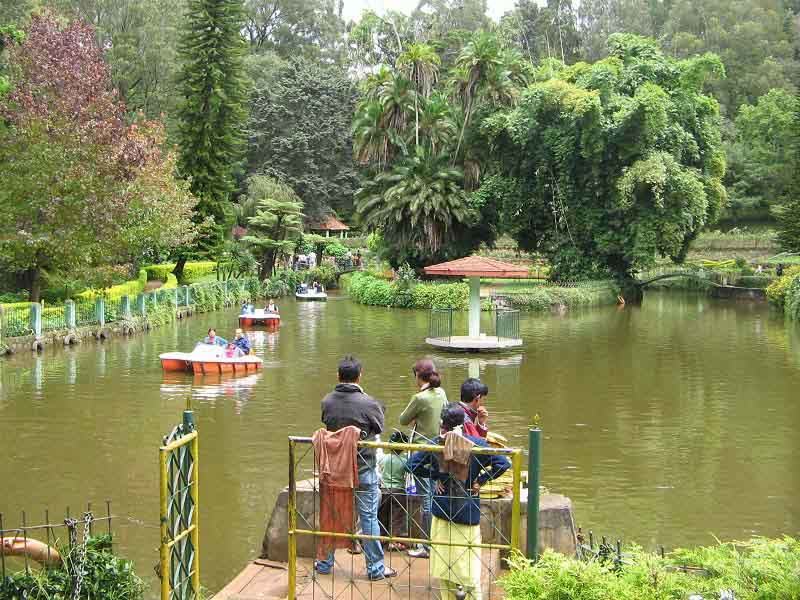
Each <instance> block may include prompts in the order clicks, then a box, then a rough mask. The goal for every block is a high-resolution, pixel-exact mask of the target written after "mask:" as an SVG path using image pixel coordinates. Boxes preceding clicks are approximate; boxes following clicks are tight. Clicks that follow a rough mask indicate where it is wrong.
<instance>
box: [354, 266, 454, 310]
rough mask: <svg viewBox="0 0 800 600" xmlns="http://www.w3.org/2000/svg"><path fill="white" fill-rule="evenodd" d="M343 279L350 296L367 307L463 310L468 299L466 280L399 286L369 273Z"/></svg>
mask: <svg viewBox="0 0 800 600" xmlns="http://www.w3.org/2000/svg"><path fill="white" fill-rule="evenodd" d="M343 279H344V285H345V286H346V289H347V291H348V293H349V294H350V297H351V298H352V299H353V300H354V301H355V302H358V303H359V304H367V305H370V306H395V307H413V308H454V309H457V310H463V309H465V308H466V307H467V303H468V301H469V286H468V285H467V284H466V283H443V284H437V283H417V284H415V285H413V286H411V287H408V286H399V285H398V284H397V282H390V281H386V280H385V279H382V278H379V277H376V276H375V275H373V274H372V273H368V272H359V273H353V274H352V275H350V276H348V277H343ZM409 292H410V294H409Z"/></svg>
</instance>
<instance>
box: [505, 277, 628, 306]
mask: <svg viewBox="0 0 800 600" xmlns="http://www.w3.org/2000/svg"><path fill="white" fill-rule="evenodd" d="M619 292H620V291H619V287H618V286H617V285H616V284H614V283H613V282H586V283H585V284H581V285H580V286H576V287H563V286H557V285H552V284H548V283H543V284H541V285H536V284H533V285H529V286H528V287H527V288H524V287H517V288H516V289H511V290H509V291H508V292H505V291H502V288H500V289H499V290H498V291H497V293H499V294H502V295H505V296H507V297H508V298H509V300H510V301H511V306H513V307H514V308H517V309H519V310H525V311H546V310H553V309H565V308H566V309H573V308H588V307H591V306H610V305H613V304H616V303H617V296H618V295H619Z"/></svg>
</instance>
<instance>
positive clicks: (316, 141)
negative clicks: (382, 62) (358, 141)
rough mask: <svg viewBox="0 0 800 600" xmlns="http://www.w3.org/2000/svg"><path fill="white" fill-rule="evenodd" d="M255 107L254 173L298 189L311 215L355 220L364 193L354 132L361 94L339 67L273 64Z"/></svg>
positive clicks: (251, 153) (261, 83)
mask: <svg viewBox="0 0 800 600" xmlns="http://www.w3.org/2000/svg"><path fill="white" fill-rule="evenodd" d="M271 66H272V69H271V70H270V72H269V73H266V74H263V73H259V76H258V79H257V80H256V89H255V91H254V93H253V98H252V101H251V111H250V121H249V136H250V143H249V145H248V171H249V172H250V173H258V174H263V175H269V176H270V177H274V178H276V179H279V180H281V181H283V182H285V183H287V184H288V185H290V186H291V187H292V189H293V190H295V192H296V193H297V195H298V196H299V197H300V199H301V200H302V201H303V205H304V207H305V210H306V212H307V213H308V214H309V215H319V214H322V213H325V212H327V211H329V210H330V209H334V210H336V211H337V212H338V213H339V214H341V215H349V214H350V213H351V212H352V210H353V194H354V193H355V190H356V189H357V187H358V181H357V172H356V165H355V163H354V161H353V146H352V135H351V132H350V127H351V121H352V116H353V109H354V107H355V102H356V89H355V86H354V84H353V82H352V81H351V80H350V78H349V77H348V76H347V73H346V72H345V71H344V70H343V69H341V68H339V67H336V66H327V65H322V64H319V63H314V62H312V61H309V60H305V59H299V60H292V61H281V60H279V59H278V60H277V62H274V61H273V62H272V65H271Z"/></svg>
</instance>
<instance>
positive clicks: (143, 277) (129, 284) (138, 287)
mask: <svg viewBox="0 0 800 600" xmlns="http://www.w3.org/2000/svg"><path fill="white" fill-rule="evenodd" d="M146 285H147V271H146V270H145V269H139V277H138V278H137V279H134V280H132V281H126V282H125V283H120V284H119V285H113V286H111V287H110V288H107V289H105V290H94V289H90V290H86V291H84V292H81V293H80V294H78V296H77V297H78V298H83V299H85V300H94V299H95V298H98V297H100V296H102V297H103V298H105V299H106V300H118V299H120V298H122V297H123V296H131V297H133V296H137V295H138V294H141V293H142V292H143V291H144V288H145V286H146Z"/></svg>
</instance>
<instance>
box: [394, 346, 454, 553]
mask: <svg viewBox="0 0 800 600" xmlns="http://www.w3.org/2000/svg"><path fill="white" fill-rule="evenodd" d="M411 372H412V373H413V374H414V377H415V378H416V383H417V387H418V388H419V392H417V393H416V394H414V395H413V396H412V397H411V402H409V403H408V406H406V408H405V410H404V411H403V412H402V413H400V424H401V425H406V426H408V425H411V424H412V423H413V424H414V430H413V432H412V434H411V441H412V442H414V443H418V444H433V443H435V442H434V441H433V440H435V439H436V438H437V437H438V436H439V434H440V433H441V431H440V425H441V415H442V409H443V408H444V407H445V406H446V405H447V395H446V394H445V393H444V390H443V389H442V387H441V386H442V379H441V377H439V373H437V372H436V365H434V364H433V361H432V360H430V359H429V358H423V359H420V360H418V361H417V362H416V363H415V364H414V367H413V368H412V369H411ZM416 482H417V493H419V494H422V495H423V496H422V524H423V527H424V528H425V533H426V534H427V535H430V525H431V503H432V496H431V485H430V481H429V480H428V479H416ZM409 554H410V555H411V556H413V557H416V558H427V557H428V556H430V549H429V548H428V547H424V546H423V547H419V548H415V549H414V550H411V551H409Z"/></svg>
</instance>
